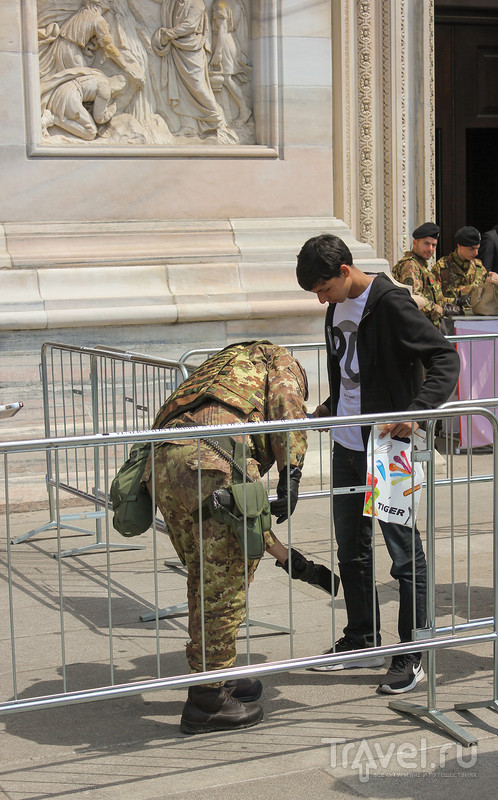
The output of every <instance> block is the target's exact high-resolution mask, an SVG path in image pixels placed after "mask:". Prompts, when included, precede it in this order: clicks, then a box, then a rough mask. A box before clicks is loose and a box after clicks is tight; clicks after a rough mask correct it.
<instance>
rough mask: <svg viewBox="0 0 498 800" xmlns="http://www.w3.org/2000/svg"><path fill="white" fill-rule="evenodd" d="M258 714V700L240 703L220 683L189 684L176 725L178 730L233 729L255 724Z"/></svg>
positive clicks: (259, 719)
mask: <svg viewBox="0 0 498 800" xmlns="http://www.w3.org/2000/svg"><path fill="white" fill-rule="evenodd" d="M262 717H263V709H262V708H261V706H260V705H259V703H242V702H241V701H240V700H237V699H236V698H235V697H233V696H232V695H231V694H230V692H227V690H226V689H225V687H224V686H220V687H212V686H191V687H190V689H189V690H188V700H187V702H186V703H185V705H184V707H183V713H182V718H181V722H180V729H181V731H182V733H211V732H212V731H232V730H233V731H235V730H239V729H240V728H250V727H251V726H252V725H257V724H258V722H260V721H261V719H262Z"/></svg>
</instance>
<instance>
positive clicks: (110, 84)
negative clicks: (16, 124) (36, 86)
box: [41, 67, 126, 141]
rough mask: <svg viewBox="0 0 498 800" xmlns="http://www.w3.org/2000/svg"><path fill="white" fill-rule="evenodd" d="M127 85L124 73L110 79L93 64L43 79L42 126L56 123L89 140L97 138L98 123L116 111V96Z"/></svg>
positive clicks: (103, 121)
mask: <svg viewBox="0 0 498 800" xmlns="http://www.w3.org/2000/svg"><path fill="white" fill-rule="evenodd" d="M125 86H126V78H125V77H124V75H113V76H112V77H110V78H108V77H107V75H104V74H103V73H102V72H100V70H98V69H92V68H91V67H81V68H78V67H75V68H73V69H66V70H62V71H61V72H59V73H57V74H56V75H54V76H52V77H49V78H46V79H45V80H42V81H41V91H42V95H41V99H42V128H43V129H44V130H45V131H46V130H48V128H49V127H51V126H53V125H56V126H57V127H58V128H62V130H65V131H68V132H69V133H72V134H74V135H75V136H78V137H79V138H80V139H84V140H85V141H91V140H92V139H95V137H96V136H97V131H98V127H97V126H98V125H104V124H105V123H106V122H109V120H110V119H111V118H112V117H113V116H114V114H115V113H116V101H115V97H116V95H117V94H119V92H121V91H123V89H124V87H125ZM89 106H90V107H91V111H90V109H89Z"/></svg>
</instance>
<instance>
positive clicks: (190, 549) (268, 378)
mask: <svg viewBox="0 0 498 800" xmlns="http://www.w3.org/2000/svg"><path fill="white" fill-rule="evenodd" d="M306 397H307V382H306V375H305V373H304V371H303V370H302V368H301V367H300V365H299V364H298V362H297V361H296V360H295V359H294V358H292V357H291V355H290V354H289V353H288V351H287V350H285V349H284V348H282V347H278V346H275V345H272V344H270V343H269V342H262V341H260V342H251V343H242V344H239V345H233V346H232V347H228V348H225V349H224V350H223V351H221V353H218V354H216V355H215V356H212V357H211V358H210V359H208V360H207V361H206V362H204V364H202V365H201V366H200V367H198V368H197V370H195V372H194V373H193V374H192V375H191V376H190V377H189V378H187V379H186V380H185V381H184V382H183V383H182V384H181V385H180V386H179V387H178V389H177V390H176V391H175V392H173V394H172V395H171V397H170V398H169V399H168V400H167V401H166V403H165V404H164V405H163V407H162V408H161V410H160V411H159V413H158V414H157V416H156V420H155V422H154V427H155V428H165V427H172V426H176V425H181V426H199V425H221V424H228V423H241V422H261V421H264V420H279V419H298V418H303V417H304V416H305V405H304V400H305V399H306ZM237 438H239V439H240V440H241V441H242V439H243V437H237ZM245 441H246V444H247V457H248V460H247V473H248V475H249V476H250V477H251V478H253V479H256V480H257V479H259V477H260V476H261V475H264V474H265V472H267V471H268V470H269V469H270V467H271V466H272V464H273V463H274V462H275V461H276V462H277V465H278V468H279V469H281V468H282V467H283V466H284V465H285V463H286V454H287V434H285V433H284V434H283V433H274V434H269V435H263V434H255V435H253V436H251V437H250V439H248V438H247V437H246V439H245ZM306 447H307V442H306V434H305V432H301V433H297V432H293V433H290V434H289V451H290V464H291V465H292V466H299V467H301V466H302V464H303V462H304V456H305V453H306ZM199 448H200V449H199ZM199 453H200V459H199ZM199 463H200V479H201V497H202V502H204V500H205V499H206V498H208V497H209V496H210V495H211V494H212V493H213V491H214V490H215V489H218V488H220V487H223V486H227V485H229V484H230V483H232V467H231V465H230V463H229V462H227V461H226V460H225V459H224V458H223V457H222V456H220V455H219V454H218V453H216V452H215V451H214V450H213V449H212V448H211V447H210V446H209V445H208V444H206V443H205V442H201V443H200V445H199V444H198V439H188V440H183V441H176V442H174V443H169V442H168V443H167V444H165V445H163V446H161V447H159V448H157V449H156V454H155V488H156V500H157V504H158V506H159V508H160V510H161V512H162V514H163V516H164V519H165V523H166V526H167V529H168V533H169V535H170V537H171V541H172V543H173V545H174V547H175V550H176V552H177V553H178V556H179V557H180V559H181V561H182V563H183V564H185V565H186V567H187V571H188V577H187V594H188V606H189V635H190V642H189V643H188V645H187V651H186V655H187V660H188V663H189V665H190V669H191V671H193V672H201V671H203V669H204V666H203V655H202V619H201V613H202V605H201V592H200V583H201V559H200V541H199V524H198V521H197V515H198V513H199V512H198V509H199V472H198V467H199ZM149 476H150V469H148V470H147V471H146V473H145V474H144V480H147V479H148V477H149ZM264 536H265V546H266V549H268V548H269V547H271V546H272V544H274V542H275V539H274V538H273V535H272V533H271V532H267V533H266V534H265V535H264ZM258 563H259V562H258V560H249V561H248V579H249V581H251V580H252V578H253V575H254V572H255V569H256V567H257V565H258ZM202 571H203V578H204V581H203V587H204V642H205V668H206V669H207V670H212V669H223V668H226V667H230V666H232V665H233V663H234V661H235V656H236V637H237V632H238V629H239V626H240V624H241V623H242V622H243V620H244V618H245V602H246V595H245V563H244V555H243V553H242V550H241V548H240V545H239V544H238V542H237V540H236V538H235V536H234V534H233V533H232V530H231V528H230V527H229V526H227V525H223V524H220V523H218V522H216V521H215V520H213V519H203V520H202Z"/></svg>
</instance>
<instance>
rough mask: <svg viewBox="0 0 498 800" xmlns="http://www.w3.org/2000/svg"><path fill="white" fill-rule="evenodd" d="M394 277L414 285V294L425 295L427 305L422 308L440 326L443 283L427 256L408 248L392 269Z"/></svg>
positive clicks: (443, 301)
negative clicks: (435, 274) (432, 270)
mask: <svg viewBox="0 0 498 800" xmlns="http://www.w3.org/2000/svg"><path fill="white" fill-rule="evenodd" d="M392 274H393V278H395V280H397V281H399V282H400V283H406V284H407V285H408V286H412V287H413V294H419V295H422V297H425V305H424V307H423V308H422V309H421V310H422V313H423V314H425V316H426V317H427V318H428V319H430V321H431V322H433V323H434V325H436V326H439V322H440V320H441V317H442V316H443V306H444V304H445V298H444V296H443V292H442V290H441V285H440V283H439V281H438V280H436V278H435V277H434V275H433V274H432V272H431V271H430V269H429V265H428V263H427V261H426V260H425V258H421V256H418V255H416V253H414V252H413V250H407V251H406V252H405V254H404V255H403V258H400V260H399V261H398V263H397V264H395V265H394V267H393V269H392Z"/></svg>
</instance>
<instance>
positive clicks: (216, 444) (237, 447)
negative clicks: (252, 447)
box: [201, 436, 254, 483]
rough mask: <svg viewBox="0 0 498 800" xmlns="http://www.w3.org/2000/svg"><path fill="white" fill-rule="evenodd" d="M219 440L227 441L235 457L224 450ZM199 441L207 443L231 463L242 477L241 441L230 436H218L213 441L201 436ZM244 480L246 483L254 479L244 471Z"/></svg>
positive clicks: (242, 450) (242, 449)
mask: <svg viewBox="0 0 498 800" xmlns="http://www.w3.org/2000/svg"><path fill="white" fill-rule="evenodd" d="M220 441H223V442H227V441H228V442H229V444H230V446H231V447H232V449H233V451H234V456H235V458H232V456H231V455H230V453H229V452H228V451H227V450H225V448H224V447H222V446H221V444H220ZM201 442H204V444H207V445H208V446H209V447H210V448H211V449H212V450H214V451H215V452H216V453H218V455H219V456H221V457H222V458H224V459H225V461H228V463H229V464H231V465H232V467H233V468H234V469H235V470H237V472H238V473H239V475H242V477H243V476H244V468H243V467H242V466H241V463H242V459H243V453H244V446H243V444H242V443H241V442H236V441H235V439H232V437H231V436H223V437H220V440H218V441H214V440H213V439H202V438H201ZM246 480H247V482H248V483H254V479H253V478H251V476H250V475H248V474H247V472H246Z"/></svg>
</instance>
